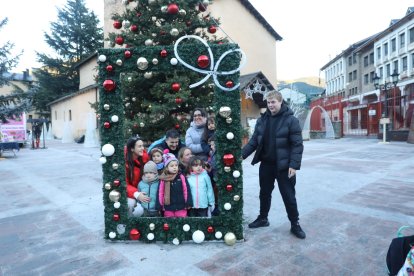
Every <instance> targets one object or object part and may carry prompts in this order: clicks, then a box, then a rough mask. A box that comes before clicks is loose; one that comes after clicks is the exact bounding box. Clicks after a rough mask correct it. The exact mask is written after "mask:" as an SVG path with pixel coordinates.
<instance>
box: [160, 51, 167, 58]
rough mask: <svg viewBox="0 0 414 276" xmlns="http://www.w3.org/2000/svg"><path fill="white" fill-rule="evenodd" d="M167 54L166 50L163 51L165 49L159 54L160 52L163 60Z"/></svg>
mask: <svg viewBox="0 0 414 276" xmlns="http://www.w3.org/2000/svg"><path fill="white" fill-rule="evenodd" d="M167 54H168V53H167V50H165V49H164V50H161V52H160V56H161V57H163V58H165V57H166V56H167Z"/></svg>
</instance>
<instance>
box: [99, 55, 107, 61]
mask: <svg viewBox="0 0 414 276" xmlns="http://www.w3.org/2000/svg"><path fill="white" fill-rule="evenodd" d="M98 60H99V62H105V61H106V56H105V55H99V57H98Z"/></svg>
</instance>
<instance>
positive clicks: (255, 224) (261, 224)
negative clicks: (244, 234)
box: [249, 217, 269, 228]
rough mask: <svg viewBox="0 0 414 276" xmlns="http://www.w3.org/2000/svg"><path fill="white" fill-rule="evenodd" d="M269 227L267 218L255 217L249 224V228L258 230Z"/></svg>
mask: <svg viewBox="0 0 414 276" xmlns="http://www.w3.org/2000/svg"><path fill="white" fill-rule="evenodd" d="M266 226H269V221H268V220H267V218H261V217H257V219H256V220H255V221H253V222H252V223H250V224H249V228H258V227H266Z"/></svg>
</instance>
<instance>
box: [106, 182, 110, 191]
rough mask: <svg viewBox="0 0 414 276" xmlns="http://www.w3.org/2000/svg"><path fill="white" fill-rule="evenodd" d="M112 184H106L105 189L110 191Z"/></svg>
mask: <svg viewBox="0 0 414 276" xmlns="http://www.w3.org/2000/svg"><path fill="white" fill-rule="evenodd" d="M111 187H112V186H111V183H109V182H108V183H105V189H107V190H110V189H111Z"/></svg>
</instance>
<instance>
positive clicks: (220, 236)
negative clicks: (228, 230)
mask: <svg viewBox="0 0 414 276" xmlns="http://www.w3.org/2000/svg"><path fill="white" fill-rule="evenodd" d="M214 236H215V237H216V239H218V240H219V239H221V238H222V237H223V233H221V232H220V231H217V232H216V234H214Z"/></svg>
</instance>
